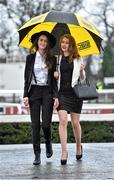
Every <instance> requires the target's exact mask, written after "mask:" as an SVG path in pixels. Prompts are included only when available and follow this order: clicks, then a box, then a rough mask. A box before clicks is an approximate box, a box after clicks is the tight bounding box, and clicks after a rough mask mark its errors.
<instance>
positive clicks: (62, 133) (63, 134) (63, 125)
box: [58, 110, 68, 159]
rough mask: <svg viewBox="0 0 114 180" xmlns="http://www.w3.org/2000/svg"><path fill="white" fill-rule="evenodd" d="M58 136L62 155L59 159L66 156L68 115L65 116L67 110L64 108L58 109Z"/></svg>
mask: <svg viewBox="0 0 114 180" xmlns="http://www.w3.org/2000/svg"><path fill="white" fill-rule="evenodd" d="M58 115H59V137H60V142H61V148H62V155H61V159H66V158H67V153H68V150H67V124H68V117H67V111H65V110H59V111H58Z"/></svg>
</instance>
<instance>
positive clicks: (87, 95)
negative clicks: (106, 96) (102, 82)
mask: <svg viewBox="0 0 114 180" xmlns="http://www.w3.org/2000/svg"><path fill="white" fill-rule="evenodd" d="M73 90H74V92H75V94H76V97H77V99H82V100H92V99H97V98H98V92H97V90H96V86H95V85H94V84H93V83H90V81H89V80H88V79H87V78H86V79H85V81H84V82H83V83H82V82H81V81H80V79H78V83H77V84H76V85H75V86H74V87H73Z"/></svg>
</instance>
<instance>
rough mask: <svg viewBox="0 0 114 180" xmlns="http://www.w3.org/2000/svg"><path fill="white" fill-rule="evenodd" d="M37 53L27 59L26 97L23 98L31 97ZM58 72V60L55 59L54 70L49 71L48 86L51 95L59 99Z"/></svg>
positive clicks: (25, 76) (25, 75)
mask: <svg viewBox="0 0 114 180" xmlns="http://www.w3.org/2000/svg"><path fill="white" fill-rule="evenodd" d="M35 57H36V53H34V54H29V55H28V56H27V57H26V65H25V73H24V80H25V81H24V95H23V97H28V96H29V91H30V88H31V81H32V77H33V70H34V63H35ZM55 70H56V58H55V57H53V64H52V68H50V69H48V86H49V89H50V93H52V94H53V97H54V98H56V97H58V88H57V80H56V79H55V78H54V71H55Z"/></svg>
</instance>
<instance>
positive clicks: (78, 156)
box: [76, 145, 83, 160]
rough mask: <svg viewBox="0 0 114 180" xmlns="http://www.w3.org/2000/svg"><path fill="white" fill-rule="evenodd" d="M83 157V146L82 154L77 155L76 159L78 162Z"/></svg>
mask: <svg viewBox="0 0 114 180" xmlns="http://www.w3.org/2000/svg"><path fill="white" fill-rule="evenodd" d="M82 156H83V147H82V145H81V154H77V155H76V159H77V160H80V159H81V158H82Z"/></svg>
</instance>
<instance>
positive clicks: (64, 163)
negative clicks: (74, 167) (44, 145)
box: [61, 153, 68, 165]
mask: <svg viewBox="0 0 114 180" xmlns="http://www.w3.org/2000/svg"><path fill="white" fill-rule="evenodd" d="M67 158H68V153H67V155H66V159H61V165H66V164H67Z"/></svg>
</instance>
